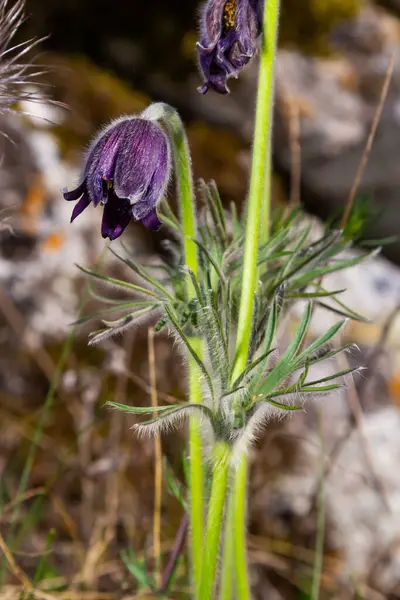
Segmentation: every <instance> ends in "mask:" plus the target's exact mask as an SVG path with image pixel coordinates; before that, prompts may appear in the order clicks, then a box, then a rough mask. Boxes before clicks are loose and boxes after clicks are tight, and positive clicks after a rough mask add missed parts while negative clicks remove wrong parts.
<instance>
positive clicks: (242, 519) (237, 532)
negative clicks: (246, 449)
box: [232, 455, 250, 600]
mask: <svg viewBox="0 0 400 600" xmlns="http://www.w3.org/2000/svg"><path fill="white" fill-rule="evenodd" d="M246 485H247V456H246V455H243V456H242V457H241V460H240V464H239V465H238V468H237V471H236V473H235V480H234V486H233V490H232V496H233V507H234V508H233V526H234V552H233V553H234V559H235V577H236V592H237V598H238V600H250V586H249V583H248V579H247V560H246Z"/></svg>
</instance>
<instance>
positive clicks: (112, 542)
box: [0, 0, 400, 600]
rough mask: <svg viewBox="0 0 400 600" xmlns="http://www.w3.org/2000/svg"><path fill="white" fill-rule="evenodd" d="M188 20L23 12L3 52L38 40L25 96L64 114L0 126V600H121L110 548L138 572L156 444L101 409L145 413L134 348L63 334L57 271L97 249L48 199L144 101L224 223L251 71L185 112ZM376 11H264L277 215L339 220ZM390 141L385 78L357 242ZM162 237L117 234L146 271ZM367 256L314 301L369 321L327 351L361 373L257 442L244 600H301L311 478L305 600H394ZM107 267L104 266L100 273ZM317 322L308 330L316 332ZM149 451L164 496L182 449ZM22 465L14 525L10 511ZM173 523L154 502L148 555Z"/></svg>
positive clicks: (171, 10) (394, 214)
mask: <svg viewBox="0 0 400 600" xmlns="http://www.w3.org/2000/svg"><path fill="white" fill-rule="evenodd" d="M198 9H199V6H198V5H197V4H196V2H184V1H183V0H170V1H169V2H165V1H164V2H162V1H161V0H154V1H153V2H151V3H150V2H147V3H146V2H138V1H137V0H136V1H134V2H126V1H125V0H114V1H113V2H107V1H106V0H80V1H79V2H78V0H64V1H63V2H61V1H60V0H54V1H53V2H48V1H45V0H28V1H27V15H28V16H29V18H28V20H27V22H26V23H25V24H24V26H23V28H22V30H21V31H20V39H27V38H30V37H35V36H38V37H41V36H47V35H49V37H48V38H47V39H46V40H44V41H43V42H42V44H41V48H43V50H45V53H44V54H43V55H42V56H41V57H39V61H40V63H41V64H42V65H49V68H48V72H47V73H46V75H45V76H44V79H45V81H46V83H48V84H50V85H51V88H50V90H49V92H50V94H51V96H52V97H53V98H54V99H55V100H57V101H59V102H61V103H64V104H66V105H67V106H68V107H69V108H68V109H65V108H63V107H62V106H60V105H50V106H46V105H42V104H36V105H32V104H29V105H27V104H26V105H23V106H22V107H21V108H22V109H23V110H25V112H26V113H29V114H26V115H25V116H23V117H18V118H17V117H15V116H13V115H9V116H5V117H2V120H1V124H0V125H1V131H2V132H4V134H5V135H3V136H1V137H0V155H1V156H2V161H1V163H0V189H1V192H2V193H1V195H0V210H1V213H0V217H1V231H0V532H3V533H4V534H8V533H9V531H10V528H13V527H14V528H15V524H14V525H13V521H14V520H16V524H17V527H16V532H17V534H16V537H17V541H15V544H14V546H15V548H16V550H15V553H14V557H15V561H16V562H15V568H9V569H7V572H6V576H2V579H1V582H2V584H1V586H0V598H1V599H2V600H3V599H4V600H5V599H6V598H7V599H8V598H10V599H13V598H19V597H21V596H20V591H19V590H20V587H21V573H22V574H23V575H24V574H25V575H26V576H27V577H28V578H29V579H30V580H31V581H32V580H33V579H34V577H35V573H36V572H37V568H38V561H39V557H42V559H43V557H44V560H42V562H43V564H44V566H43V569H42V570H43V573H44V574H45V575H42V580H43V581H44V583H43V584H42V585H43V586H44V587H45V588H46V593H47V594H49V595H50V596H51V597H52V598H71V599H72V598H77V599H82V600H83V599H84V598H88V599H89V598H93V599H94V600H97V599H98V600H101V599H103V598H105V599H108V598H110V600H113V599H118V598H122V597H124V598H128V597H129V598H133V597H139V596H135V593H136V592H135V590H136V588H135V582H134V578H133V577H132V576H131V575H130V574H129V572H128V571H127V570H126V569H125V568H124V567H123V565H122V562H121V559H120V552H121V551H123V550H126V548H128V547H131V548H133V549H134V551H135V552H136V553H137V554H138V555H139V556H141V557H143V558H144V559H147V564H148V567H149V569H150V570H151V569H152V563H151V560H150V558H148V557H150V556H151V552H152V550H151V547H152V520H153V509H154V501H153V497H154V444H153V442H152V441H149V440H138V439H137V438H135V437H134V436H133V435H132V432H131V431H130V430H129V427H130V425H132V424H133V422H134V421H133V420H132V418H128V417H126V416H125V415H123V416H121V415H117V414H114V413H110V412H109V411H107V410H105V409H104V407H103V405H104V403H105V402H106V401H107V400H110V399H113V400H117V401H122V402H124V401H125V400H126V399H127V398H128V399H129V402H130V403H143V404H146V403H148V402H149V365H148V354H147V330H145V329H144V330H143V331H141V330H139V331H135V332H134V333H133V334H130V335H127V336H126V337H124V339H123V340H120V339H116V340H114V341H111V342H108V343H107V344H106V345H104V346H103V347H101V348H95V349H93V348H91V349H88V347H87V335H88V333H89V332H90V331H91V329H93V327H94V326H93V324H89V325H85V326H82V327H80V328H78V330H75V329H74V328H73V327H72V326H71V323H72V322H73V321H75V319H76V318H77V316H78V315H79V314H82V311H83V313H84V314H87V313H88V312H91V311H92V310H95V308H96V306H95V303H94V302H93V300H90V301H87V297H88V290H87V282H86V280H85V279H83V278H82V277H81V275H80V274H79V271H78V269H77V268H76V266H75V263H79V264H82V265H94V264H99V261H100V262H102V261H103V260H104V259H102V258H99V257H100V256H101V253H102V250H103V247H104V246H103V241H102V239H101V237H100V234H99V224H100V214H99V212H98V211H95V210H91V209H88V210H87V211H86V212H85V213H84V214H83V215H82V216H81V217H80V218H79V219H78V220H77V221H76V223H74V224H73V226H70V225H69V216H70V215H69V213H70V210H71V209H70V206H69V205H68V203H66V202H64V201H63V200H62V197H61V194H60V189H61V188H63V187H64V186H68V187H69V188H71V187H72V185H73V184H74V183H76V181H77V179H78V177H79V169H80V161H81V157H82V151H83V149H84V147H85V145H86V144H87V143H88V141H89V140H90V139H91V137H92V136H93V134H94V133H95V131H96V129H97V128H98V127H99V126H101V125H102V124H104V123H105V122H107V121H108V120H109V119H111V118H112V117H116V116H119V115H120V114H126V113H132V112H133V113H134V112H137V111H140V110H141V109H143V108H144V107H145V106H146V105H147V104H148V103H149V102H150V101H153V100H163V101H167V102H170V103H171V104H174V105H175V106H176V107H177V108H178V109H179V110H180V112H181V114H182V116H183V117H184V119H185V121H186V123H187V130H188V136H189V141H190V146H191V150H192V154H193V164H194V170H195V176H196V177H200V176H201V177H203V178H204V179H209V178H214V179H215V180H216V181H217V183H218V186H219V189H220V192H221V195H222V197H223V200H224V202H225V203H226V205H229V202H231V201H233V202H235V203H236V204H237V205H238V207H240V206H241V205H242V203H243V199H244V197H245V194H246V189H247V177H248V169H249V161H250V154H249V150H250V146H251V136H252V123H253V107H254V101H255V86H256V75H257V64H256V62H257V61H256V60H255V61H254V62H253V63H252V64H251V65H250V66H249V67H248V68H247V69H246V70H245V71H244V72H243V74H242V75H241V77H240V79H239V80H238V81H237V82H236V81H235V82H232V85H231V90H232V92H231V95H230V96H229V97H224V98H221V97H218V96H217V95H215V94H213V93H209V94H208V95H207V96H206V97H202V96H199V94H198V93H197V92H196V86H197V85H198V83H199V75H198V73H197V70H196V59H195V53H194V45H195V40H196V28H197V24H196V19H197V14H198ZM396 11H399V14H400V3H399V2H397V1H396V0H390V1H389V0H387V1H386V2H383V1H382V2H381V3H379V4H378V3H372V2H366V1H365V2H364V1H363V0H303V1H302V2H301V6H300V3H299V2H298V0H283V7H282V24H281V49H280V53H279V57H278V61H277V102H276V111H275V133H274V167H275V178H274V202H275V203H276V204H282V203H285V202H287V201H288V200H289V198H290V196H291V194H293V193H295V194H300V196H301V200H302V202H303V203H304V204H305V206H306V207H307V209H308V210H309V211H310V212H312V213H313V214H315V215H317V216H318V217H320V218H324V219H325V218H328V217H331V216H332V215H336V216H337V215H338V214H340V211H341V208H342V207H343V205H344V203H345V201H346V198H347V197H348V194H349V192H350V189H351V185H352V183H353V181H354V177H355V174H356V171H357V167H358V165H359V162H360V160H361V156H362V153H363V151H364V149H365V145H366V142H367V139H368V135H369V132H370V129H371V123H372V121H373V118H374V114H375V111H376V107H377V104H378V102H379V97H380V93H381V88H382V84H383V80H384V78H385V74H386V72H387V69H388V65H389V62H390V56H391V54H392V53H393V52H396V53H397V52H398V48H399V39H400V21H399V17H398V15H397V13H396ZM399 134H400V60H397V62H396V64H395V68H394V74H393V77H392V82H391V87H390V91H389V94H388V99H387V102H386V104H385V107H384V110H383V114H382V118H381V121H380V125H379V129H378V132H377V135H376V139H375V143H374V146H373V150H372V153H371V156H370V160H369V163H368V167H367V169H366V171H365V175H364V177H363V179H362V182H361V186H360V189H359V193H360V199H361V200H363V201H365V202H367V203H368V205H369V206H370V207H372V210H373V213H372V214H373V217H372V218H371V220H370V226H369V230H368V231H367V232H366V237H367V238H368V239H371V238H372V239H380V238H386V237H388V236H393V235H395V236H396V235H398V234H400V210H399V202H400V200H399V198H400V169H399V167H398V162H399V155H400V135H399ZM293 183H295V186H293V185H292V184H293ZM297 183H298V186H297ZM170 198H171V201H172V202H173V190H172V189H171V191H170ZM315 226H316V227H317V228H318V227H320V224H319V223H318V221H316V225H315ZM166 236H167V233H166V232H165V231H161V232H160V233H159V234H157V235H155V236H151V237H150V236H148V235H147V234H146V232H144V231H143V230H142V229H141V228H140V227H136V226H135V225H131V226H130V228H129V231H128V233H127V238H128V243H129V244H130V246H131V247H132V248H133V250H134V252H135V255H136V257H137V259H138V260H139V259H142V260H150V259H151V260H153V259H154V258H155V257H156V256H157V255H158V254H159V253H160V252H162V248H163V245H162V241H163V239H164V238H165V237H166ZM383 253H384V255H385V256H386V258H385V257H384V256H382V257H379V258H376V259H374V260H373V261H370V262H368V263H366V264H363V265H360V266H359V267H356V268H355V269H353V270H352V271H351V272H349V273H344V274H342V275H340V276H337V277H335V278H333V277H332V280H331V281H330V282H329V283H330V285H331V286H332V289H339V288H343V287H345V288H347V290H348V291H347V293H346V294H347V298H346V302H347V304H349V305H351V306H352V307H353V308H354V309H355V310H357V311H359V312H361V313H362V314H364V315H365V316H366V317H367V318H368V319H370V323H368V324H365V323H364V324H359V323H349V325H348V327H347V329H346V332H345V338H346V340H348V341H355V342H357V343H358V345H359V348H360V351H359V352H357V353H355V354H354V355H353V356H352V357H350V360H351V361H352V362H354V364H363V365H366V366H368V370H367V371H365V372H364V373H363V375H362V377H359V378H358V379H357V380H356V381H355V383H353V382H352V381H349V385H348V388H347V389H346V391H345V392H343V393H342V394H340V395H335V396H334V397H332V398H328V399H326V400H324V404H323V406H322V407H319V408H320V410H317V408H316V407H314V406H310V407H308V409H307V412H306V413H304V415H300V416H298V415H296V416H295V417H293V418H291V419H288V420H287V421H284V422H282V423H279V424H275V425H272V426H271V428H270V429H269V430H268V432H267V433H266V435H265V437H264V439H263V440H261V441H260V444H259V447H258V448H257V450H256V451H255V452H254V456H253V472H252V478H251V481H252V484H251V485H252V489H251V495H250V544H249V556H250V560H251V564H252V579H253V583H254V594H255V596H254V597H255V598H257V599H260V600H264V599H267V598H268V600H281V599H284V600H286V599H288V600H290V599H292V598H293V599H296V600H297V599H300V598H301V599H303V598H311V595H310V586H311V580H312V572H313V568H314V562H315V561H314V546H315V536H316V506H317V498H318V473H319V472H320V471H321V469H323V470H324V474H325V477H324V482H325V484H324V492H325V513H326V541H325V556H324V564H323V576H322V590H321V596H320V597H321V598H332V599H333V598H340V599H347V598H349V599H350V598H365V599H371V600H375V599H377V600H378V599H379V600H381V599H384V598H388V599H389V600H390V599H392V598H393V599H395V598H399V597H400V546H399V534H400V501H399V500H400V472H399V466H398V465H399V463H400V437H399V434H398V432H399V429H400V416H399V412H398V406H399V405H400V341H399V340H400V317H398V313H399V310H398V309H399V306H400V270H399V267H398V266H397V265H398V264H400V238H399V239H398V240H394V241H393V240H392V242H391V243H390V244H387V245H385V246H384V250H383ZM105 268H106V269H109V270H111V269H112V270H113V272H117V270H118V269H120V268H121V267H120V266H119V265H117V264H115V263H114V262H112V261H111V258H110V257H109V256H108V255H106V258H105ZM125 275H126V276H128V277H129V276H130V275H129V274H127V273H125ZM83 304H84V308H82V306H83ZM326 323H327V321H326V315H325V314H324V315H319V314H318V313H317V315H316V319H315V323H314V330H315V332H317V331H319V330H320V329H321V328H322V327H325V326H326ZM156 364H157V386H158V389H159V400H160V402H161V401H163V400H165V399H166V400H168V399H169V398H170V397H171V396H175V397H182V396H183V394H184V382H183V381H182V364H181V359H180V358H179V357H177V356H176V355H175V354H174V352H173V349H172V347H171V343H170V340H168V339H167V338H166V337H164V336H163V335H160V336H158V337H157V338H156ZM333 368H335V366H333ZM341 368H343V367H341ZM54 387H55V388H56V391H54V389H53V388H54ZM318 415H320V416H319V417H318ZM319 420H320V421H322V425H320V426H319V425H318V422H319ZM38 424H39V426H40V427H43V435H41V436H40V438H38V437H37V428H38ZM321 431H322V438H323V440H324V454H323V458H321V448H320V446H321ZM37 441H39V444H38V448H37V452H36V454H35V456H33V454H32V448H33V447H35V446H36V444H37ZM162 443H163V450H164V452H165V454H166V456H167V457H168V460H169V463H170V465H171V467H170V468H171V469H172V470H173V471H174V473H175V476H176V477H177V478H178V479H180V480H183V473H182V460H181V458H182V453H183V452H184V441H183V436H179V435H178V434H173V435H172V434H171V435H169V436H165V437H164V438H163V440H162ZM31 460H32V465H31V466H32V468H31V469H30V470H29V473H28V475H29V477H28V483H27V486H26V493H25V495H24V501H23V502H22V503H21V505H18V513H17V516H15V514H16V513H15V510H16V505H15V502H14V499H15V497H16V494H17V489H18V485H19V484H20V481H21V477H22V474H23V472H24V469H26V465H27V461H28V464H29V461H31ZM181 514H182V511H181V508H180V506H179V504H178V502H177V501H176V499H174V498H173V497H172V495H171V494H170V493H169V491H168V486H167V485H165V489H164V492H163V506H162V540H163V551H164V552H165V553H167V552H168V550H169V549H170V547H171V545H172V543H173V538H174V535H175V532H176V529H177V527H178V526H179V521H180V518H181ZM13 515H14V517H13ZM49 532H50V533H49ZM50 538H51V541H49V539H50ZM17 542H18V543H17ZM0 562H1V555H0ZM184 573H185V566H184V565H182V566H181V568H180V570H179V574H178V579H177V584H176V588H175V591H174V595H173V597H174V598H188V597H189V596H188V592H187V590H186V588H185V583H184ZM0 575H1V570H0Z"/></svg>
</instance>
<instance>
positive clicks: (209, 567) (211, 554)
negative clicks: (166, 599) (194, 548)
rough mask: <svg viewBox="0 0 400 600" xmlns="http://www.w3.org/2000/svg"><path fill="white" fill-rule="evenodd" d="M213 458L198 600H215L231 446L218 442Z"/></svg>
mask: <svg viewBox="0 0 400 600" xmlns="http://www.w3.org/2000/svg"><path fill="white" fill-rule="evenodd" d="M213 458H214V465H213V480H212V487H211V497H210V502H209V508H208V518H207V529H206V536H205V540H204V557H203V564H202V569H201V580H200V585H199V587H198V588H197V595H196V598H197V599H198V600H213V597H214V596H213V593H214V586H215V579H216V577H215V575H216V571H217V560H218V554H219V547H220V534H221V529H222V521H223V515H224V506H225V497H226V488H227V483H228V474H229V465H230V448H229V446H228V445H227V444H225V443H224V442H217V443H216V445H215V448H214V450H213Z"/></svg>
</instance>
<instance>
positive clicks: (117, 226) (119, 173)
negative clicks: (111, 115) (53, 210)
mask: <svg viewBox="0 0 400 600" xmlns="http://www.w3.org/2000/svg"><path fill="white" fill-rule="evenodd" d="M169 175H170V147H169V141H168V138H167V136H166V135H165V133H164V131H163V130H162V129H161V127H160V126H159V125H158V124H157V123H156V122H155V121H152V120H150V119H148V118H144V117H122V118H121V119H118V120H116V121H113V122H112V123H111V124H110V125H109V126H108V127H106V128H105V129H104V130H103V131H101V132H100V134H99V135H98V136H97V137H96V138H95V140H94V141H93V143H92V144H91V146H90V148H89V150H88V153H87V156H86V161H85V168H84V172H83V178H82V182H81V183H80V185H78V187H77V188H76V189H75V190H72V191H70V192H68V191H66V190H65V191H63V195H64V198H65V200H79V202H78V203H77V204H76V205H75V208H74V210H73V212H72V216H71V223H72V221H74V220H75V219H76V217H78V216H79V215H80V214H81V212H82V211H84V210H85V208H87V207H88V206H89V204H90V203H93V204H94V206H97V205H98V204H99V203H100V204H102V205H103V220H102V224H101V235H102V236H103V238H109V239H110V240H115V239H116V238H117V237H118V236H120V235H121V233H122V232H123V231H124V229H125V228H126V227H127V226H128V224H129V222H130V221H131V220H134V221H141V222H142V223H143V225H145V227H147V228H148V229H151V230H155V231H156V230H157V229H159V227H160V226H161V222H160V220H159V218H158V216H157V211H156V207H157V204H158V203H159V201H160V200H162V198H163V194H164V192H165V189H166V187H167V184H168V180H169Z"/></svg>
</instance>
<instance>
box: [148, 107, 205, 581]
mask: <svg viewBox="0 0 400 600" xmlns="http://www.w3.org/2000/svg"><path fill="white" fill-rule="evenodd" d="M144 115H145V116H147V117H148V118H151V119H153V120H161V121H162V122H163V123H164V125H165V127H166V129H167V131H168V134H169V137H170V139H171V142H172V146H173V159H174V166H175V178H176V185H177V190H178V196H179V202H180V212H181V225H182V229H183V235H184V237H183V250H184V257H185V264H186V266H187V267H189V269H190V270H191V271H192V272H193V273H194V275H195V277H197V275H198V271H199V269H198V262H197V246H196V244H195V242H194V241H193V239H194V238H195V237H196V214H195V206H194V193H193V177H192V168H191V158H190V152H189V146H188V142H187V138H186V134H185V129H184V126H183V123H182V121H181V118H180V116H179V114H178V113H177V111H176V110H175V109H174V108H172V107H171V106H169V105H168V104H163V103H161V102H160V103H157V104H153V105H151V106H150V107H149V108H148V109H147V110H146V111H145V112H144ZM187 281H188V283H187V297H188V300H191V299H192V298H193V296H194V289H193V284H192V282H191V280H190V278H189V277H188V278H187ZM190 341H191V344H192V347H193V349H194V350H195V352H196V353H197V354H198V356H201V354H202V349H201V340H200V339H198V338H191V340H190ZM189 401H190V402H191V403H195V404H200V403H201V401H202V393H201V385H200V377H199V373H198V368H197V366H196V364H195V362H194V360H193V359H189ZM189 450H190V465H189V488H190V526H191V551H192V568H193V585H194V586H195V589H197V588H198V585H199V579H200V573H201V561H202V554H203V462H202V449H201V434H200V426H199V422H198V419H197V418H196V417H192V418H191V419H190V424H189Z"/></svg>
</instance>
